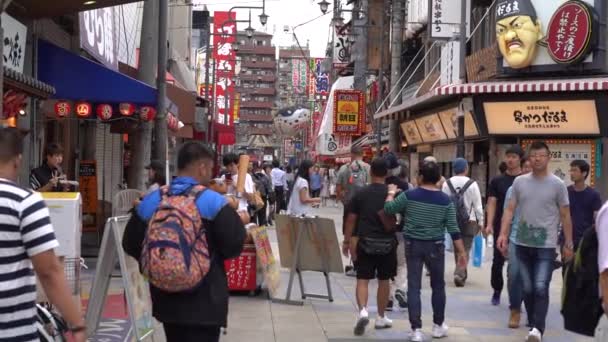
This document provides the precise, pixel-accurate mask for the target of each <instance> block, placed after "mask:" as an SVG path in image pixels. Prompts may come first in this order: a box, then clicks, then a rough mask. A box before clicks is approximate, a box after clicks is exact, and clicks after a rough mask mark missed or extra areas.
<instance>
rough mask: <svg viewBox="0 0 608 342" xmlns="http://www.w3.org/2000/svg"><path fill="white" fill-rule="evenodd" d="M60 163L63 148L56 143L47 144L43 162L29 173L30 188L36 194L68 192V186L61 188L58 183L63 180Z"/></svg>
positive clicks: (63, 175) (61, 161)
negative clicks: (36, 192)
mask: <svg viewBox="0 0 608 342" xmlns="http://www.w3.org/2000/svg"><path fill="white" fill-rule="evenodd" d="M61 163H63V148H62V147H61V145H59V144H56V143H52V144H49V145H48V146H47V147H46V149H45V151H44V162H43V163H42V165H41V166H40V167H37V168H35V169H33V170H32V172H31V173H30V187H31V188H32V189H33V190H35V191H38V192H62V191H64V190H69V187H68V186H62V185H61V183H60V181H61V180H65V174H64V173H63V171H61Z"/></svg>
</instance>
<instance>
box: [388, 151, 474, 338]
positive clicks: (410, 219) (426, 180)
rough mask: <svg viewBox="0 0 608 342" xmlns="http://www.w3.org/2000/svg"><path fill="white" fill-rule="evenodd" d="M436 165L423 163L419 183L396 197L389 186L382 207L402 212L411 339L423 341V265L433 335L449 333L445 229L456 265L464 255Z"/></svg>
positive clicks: (452, 206)
mask: <svg viewBox="0 0 608 342" xmlns="http://www.w3.org/2000/svg"><path fill="white" fill-rule="evenodd" d="M440 177H441V176H440V172H439V166H438V165H437V163H434V162H425V163H423V164H422V166H421V168H420V177H419V181H420V183H419V184H420V186H419V187H418V188H416V189H412V190H409V191H407V192H405V193H403V192H402V193H401V194H400V195H399V196H398V197H397V198H395V194H396V193H397V190H398V189H397V187H396V186H395V185H389V191H388V196H387V197H386V204H385V205H384V210H385V212H386V214H389V215H394V214H401V215H402V216H403V217H404V218H405V219H404V227H403V231H404V237H405V254H406V262H407V280H408V282H407V287H408V290H407V301H408V311H409V320H410V324H411V327H412V333H411V336H410V340H411V341H413V342H421V341H423V338H424V337H423V335H422V330H421V329H422V319H421V315H422V312H421V310H422V309H421V306H422V305H421V302H420V288H421V282H422V265H423V264H425V263H426V264H427V265H428V268H429V271H430V273H431V288H432V290H433V294H432V304H433V323H434V325H433V337H434V338H441V337H445V336H447V334H448V326H447V325H446V324H445V304H446V295H445V279H444V273H445V245H444V237H445V233H446V231H447V232H448V233H450V235H451V236H452V240H453V241H454V246H455V248H456V251H455V252H456V253H458V265H459V266H460V267H464V266H465V265H466V262H467V257H466V254H465V250H464V244H463V243H462V239H461V237H460V230H459V229H458V224H457V223H456V210H455V209H454V204H453V203H452V201H451V200H450V198H449V197H448V196H447V195H446V194H444V193H443V192H441V190H439V189H438V188H437V185H436V184H437V182H438V181H439V180H440Z"/></svg>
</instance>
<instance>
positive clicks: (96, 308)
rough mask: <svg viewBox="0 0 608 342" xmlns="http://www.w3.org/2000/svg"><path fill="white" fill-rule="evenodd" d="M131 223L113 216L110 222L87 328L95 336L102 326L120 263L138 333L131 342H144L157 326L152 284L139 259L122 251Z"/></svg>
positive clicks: (123, 217) (96, 276) (92, 296)
mask: <svg viewBox="0 0 608 342" xmlns="http://www.w3.org/2000/svg"><path fill="white" fill-rule="evenodd" d="M128 221H129V216H119V217H111V218H109V219H108V220H107V221H106V225H105V229H104V235H103V239H102V242H101V248H100V250H99V257H98V258H97V267H96V272H95V278H94V279H93V285H92V288H91V295H90V299H89V303H88V306H87V311H86V325H87V331H88V333H89V334H90V335H94V333H95V331H96V330H97V329H98V327H99V323H100V320H101V315H102V312H103V308H104V304H105V301H106V297H107V295H108V290H109V286H110V280H111V278H112V272H113V271H114V268H115V267H116V264H117V263H118V265H119V266H120V275H121V278H122V281H123V288H124V289H125V295H126V299H127V307H128V311H129V318H130V320H131V324H132V326H133V327H132V329H131V331H133V332H134V333H133V334H132V336H130V338H129V339H128V341H143V340H146V339H147V338H151V337H152V335H153V333H154V330H155V329H156V327H155V321H154V319H153V317H152V300H151V298H150V288H149V286H148V283H147V281H146V280H145V279H144V277H143V276H142V275H141V273H140V272H139V263H138V262H137V260H135V259H133V258H132V257H130V256H128V255H127V254H126V253H125V252H124V250H123V249H122V237H123V234H124V231H125V227H126V224H127V222H128Z"/></svg>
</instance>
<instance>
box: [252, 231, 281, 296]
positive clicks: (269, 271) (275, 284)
mask: <svg viewBox="0 0 608 342" xmlns="http://www.w3.org/2000/svg"><path fill="white" fill-rule="evenodd" d="M249 233H250V234H251V236H252V238H253V241H254V244H255V250H256V254H257V260H258V262H259V263H260V265H259V267H260V269H261V270H262V274H263V275H264V283H265V284H266V286H267V287H268V292H269V293H270V297H271V298H273V297H274V296H275V295H276V294H277V291H278V290H279V286H280V285H281V284H280V282H281V274H280V271H279V266H278V264H277V262H276V260H275V258H274V254H273V253H272V247H271V246H270V239H269V238H268V230H267V229H266V227H255V228H252V229H249Z"/></svg>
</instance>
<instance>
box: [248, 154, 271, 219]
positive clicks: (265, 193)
mask: <svg viewBox="0 0 608 342" xmlns="http://www.w3.org/2000/svg"><path fill="white" fill-rule="evenodd" d="M251 177H252V178H253V182H254V183H255V188H256V190H257V191H258V192H259V193H260V196H262V201H263V202H264V206H263V207H262V208H261V209H258V210H257V211H256V212H255V214H254V216H255V217H254V218H255V219H254V220H253V221H254V222H257V224H258V226H260V227H261V226H266V225H267V224H268V216H267V214H266V210H267V209H268V203H269V198H270V196H273V192H272V182H271V181H270V179H269V178H268V177H267V176H266V173H265V172H264V168H263V166H262V165H261V164H260V163H259V162H254V163H253V173H252V174H251Z"/></svg>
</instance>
